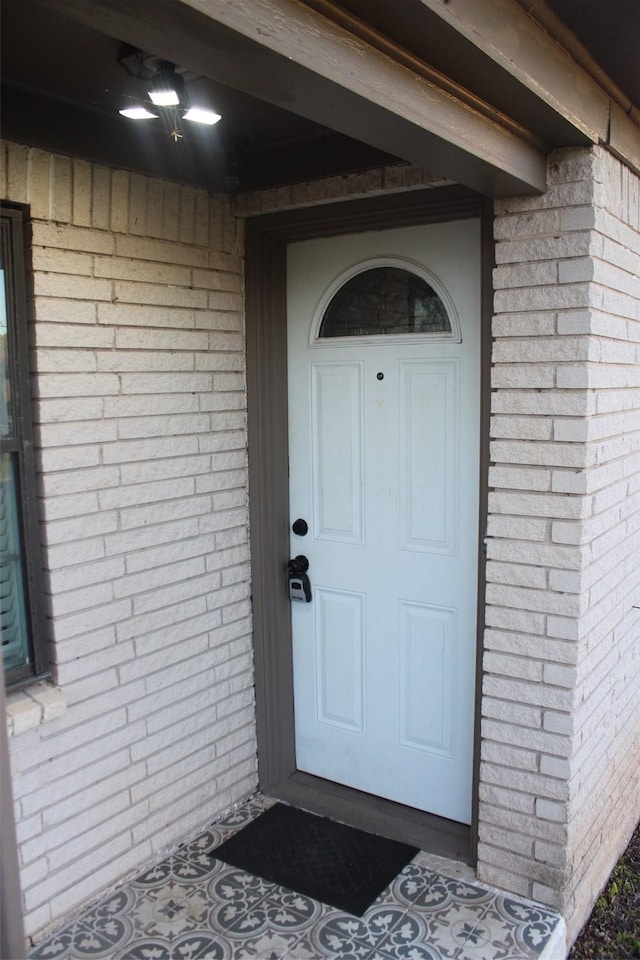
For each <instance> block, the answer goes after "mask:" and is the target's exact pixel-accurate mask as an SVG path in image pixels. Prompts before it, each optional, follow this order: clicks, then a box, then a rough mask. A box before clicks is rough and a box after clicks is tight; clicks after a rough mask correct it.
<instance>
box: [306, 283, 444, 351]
mask: <svg viewBox="0 0 640 960" xmlns="http://www.w3.org/2000/svg"><path fill="white" fill-rule="evenodd" d="M452 332H453V331H452V328H451V321H450V318H449V314H448V312H447V309H446V307H445V305H444V303H443V300H442V298H441V297H440V295H439V294H438V293H437V292H436V290H434V288H433V287H432V286H431V284H429V283H428V282H427V281H426V280H425V279H424V278H423V277H421V276H419V275H418V274H417V273H413V272H412V271H410V270H407V269H405V268H403V267H396V266H388V265H383V266H375V267H370V268H369V269H365V270H361V271H360V272H358V273H356V274H355V275H353V276H351V277H350V279H348V280H347V281H346V283H344V284H343V285H342V286H341V287H339V289H338V290H337V291H336V292H335V293H334V295H333V296H332V297H331V300H330V301H329V303H328V305H327V306H326V308H325V310H324V313H323V316H322V320H321V323H320V329H319V332H318V338H319V339H326V338H330V337H369V336H376V337H377V336H382V335H392V336H394V335H395V336H398V335H401V334H414V335H415V334H421V333H426V334H429V333H431V334H440V336H443V335H444V336H446V335H447V334H448V335H451V334H452Z"/></svg>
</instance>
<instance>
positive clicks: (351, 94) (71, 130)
mask: <svg viewBox="0 0 640 960" xmlns="http://www.w3.org/2000/svg"><path fill="white" fill-rule="evenodd" d="M283 2H284V5H286V2H285V0H283ZM500 2H501V3H502V2H505V3H508V4H511V6H512V7H515V4H514V3H512V0H500ZM439 3H441V0H402V2H398V0H396V2H394V3H390V2H389V0H340V2H335V3H334V2H331V0H306V2H305V3H297V4H295V6H297V7H298V8H299V9H300V10H301V11H302V13H303V15H305V16H306V14H305V11H307V12H308V13H309V14H310V15H311V16H313V17H316V18H317V17H330V19H331V22H332V23H333V25H334V26H335V31H334V42H335V43H336V44H337V46H339V41H340V33H339V31H341V30H347V31H351V30H354V31H355V32H356V33H357V35H358V36H359V37H360V38H361V39H362V38H363V39H364V42H365V43H369V42H371V43H372V44H373V46H372V49H374V54H375V55H376V56H379V57H385V56H387V55H391V56H392V57H393V58H394V60H397V61H398V63H400V65H401V66H400V69H399V70H398V71H397V76H398V77H400V80H402V75H401V70H402V69H404V68H405V67H407V66H408V67H409V69H411V70H413V69H418V70H419V71H420V72H421V76H422V77H423V79H424V82H425V84H428V85H429V84H430V86H429V87H428V89H429V90H432V91H434V99H433V101H432V103H431V104H430V105H429V106H428V109H427V111H426V113H427V114H428V115H426V116H425V117H424V118H420V117H414V116H412V115H411V111H409V112H408V113H409V115H408V116H407V117H405V118H403V120H402V122H396V118H395V117H394V116H392V114H393V109H392V105H391V104H388V105H384V107H383V108H382V109H381V108H380V104H379V103H377V102H376V103H371V102H369V101H367V99H366V96H364V97H363V94H362V91H360V90H358V89H357V88H356V87H355V86H353V85H351V84H350V78H349V73H350V71H349V68H348V66H347V67H346V69H345V76H344V78H343V79H342V80H341V81H340V83H341V84H342V86H340V84H338V85H335V84H334V83H333V82H332V79H329V80H327V78H320V79H318V73H317V71H315V69H314V68H315V65H314V64H313V63H308V60H305V59H304V56H303V55H302V54H298V55H297V54H296V50H295V49H294V50H292V51H291V54H290V55H288V54H287V53H286V52H285V51H284V48H283V47H282V45H281V46H278V43H279V42H280V38H279V37H278V31H279V25H278V23H277V22H275V21H274V22H273V30H271V31H269V32H270V33H271V36H270V37H269V38H268V39H267V38H265V46H263V47H261V46H259V45H258V44H257V43H256V41H255V39H254V38H252V37H251V36H250V35H249V34H244V35H242V34H241V32H240V31H239V30H238V29H237V28H236V26H235V22H234V20H233V16H234V14H233V12H232V13H229V12H228V11H229V10H232V8H235V10H236V12H237V11H238V10H240V11H242V9H243V4H237V3H236V4H220V3H209V2H208V0H207V2H206V3H204V2H202V0H152V2H151V3H150V2H149V0H92V2H91V3H87V2H86V0H5V2H4V3H3V4H2V8H1V14H2V89H3V103H2V134H3V136H5V137H6V138H8V139H13V140H17V141H18V142H23V143H27V144H30V145H35V146H40V147H43V148H46V149H51V150H54V151H59V152H64V153H70V154H72V155H77V156H81V157H85V158H87V159H91V160H96V161H98V162H102V163H106V164H111V165H115V166H123V167H125V168H129V169H133V170H138V171H140V172H143V173H149V174H157V175H160V176H164V177H168V178H171V179H177V180H181V181H184V182H189V183H192V184H194V185H200V186H206V187H208V188H211V189H215V190H236V189H241V190H243V189H255V188H259V187H271V186H278V185H281V184H285V183H293V182H296V181H302V180H308V179H314V178H316V177H319V176H332V175H337V174H342V173H348V172H353V171H357V170H361V169H366V168H367V167H371V166H375V165H383V164H386V163H393V162H397V160H408V161H411V162H414V163H416V162H418V163H422V165H424V166H426V167H428V168H429V169H430V170H431V171H432V172H433V173H435V174H437V175H440V176H445V177H452V178H454V179H458V180H460V181H461V182H463V183H467V184H468V185H470V186H474V187H476V188H477V189H482V190H484V191H485V192H487V193H494V194H496V195H499V194H500V193H504V192H509V191H510V190H513V191H514V192H521V191H522V190H526V189H531V188H533V189H536V188H537V189H540V183H539V177H540V174H539V170H540V161H541V159H542V158H543V155H544V153H545V152H546V150H547V149H549V148H552V147H554V146H570V145H578V144H580V143H588V142H591V141H592V140H593V139H594V137H595V138H596V139H597V137H598V125H599V124H603V123H606V118H605V117H604V115H603V111H606V109H607V104H608V97H607V96H604V97H598V96H593V95H587V96H586V97H583V99H582V100H578V102H577V106H576V107H575V109H574V108H573V107H572V109H574V112H576V111H577V110H580V109H582V106H583V103H584V114H585V117H586V119H584V120H581V121H580V122H577V121H576V119H575V117H574V116H573V115H572V116H568V115H567V112H564V113H563V111H562V110H558V109H557V107H556V106H555V105H554V103H553V101H552V96H551V95H550V96H548V97H547V98H546V99H545V97H544V96H542V95H541V94H540V91H539V90H538V89H535V90H534V89H531V88H530V86H528V85H527V83H526V82H525V80H524V79H523V76H519V75H518V73H517V70H512V69H511V68H510V65H508V64H505V63H504V62H501V61H500V57H499V56H496V55H493V54H494V52H493V51H491V50H488V48H487V46H486V44H484V45H483V43H482V42H479V43H478V42H475V38H472V39H470V38H469V36H465V35H464V34H463V32H461V31H460V30H459V29H458V27H457V25H456V23H455V22H454V21H455V16H456V13H457V10H458V9H461V8H463V7H464V2H463V0H460V3H458V5H457V6H456V4H451V5H449V6H448V7H447V8H446V10H447V14H448V15H449V14H450V15H449V18H448V19H447V16H445V14H444V10H445V8H444V7H443V8H441V9H440V8H439V6H438V4H439ZM518 3H519V5H520V7H524V8H525V9H527V10H530V12H532V13H535V11H534V10H533V9H532V8H534V7H537V8H541V7H543V8H545V12H546V13H548V12H549V11H550V10H551V9H552V10H553V11H554V12H555V14H557V15H558V16H559V17H560V18H561V20H562V22H563V24H564V25H565V26H566V27H569V28H571V29H572V30H573V31H574V32H575V33H576V34H578V35H579V36H580V39H581V40H582V43H583V44H584V45H585V47H586V48H588V53H589V54H591V56H592V57H593V59H594V61H596V63H597V64H599V65H600V66H601V67H602V68H604V69H606V70H607V72H608V75H609V77H610V78H611V80H612V81H613V83H614V84H617V86H618V87H619V88H620V92H621V94H622V97H623V98H625V97H626V98H629V99H630V100H631V101H633V103H634V104H635V105H636V107H637V106H638V105H639V104H640V94H639V87H640V82H639V78H638V63H640V7H639V6H638V4H637V0H616V2H615V3H609V4H604V3H601V2H598V0H549V2H548V4H547V5H545V4H543V3H541V0H518ZM284 5H283V6H282V9H284ZM290 6H291V5H290ZM480 6H482V4H480ZM485 6H486V4H485ZM245 7H246V9H247V10H251V11H252V13H253V11H254V10H257V11H258V14H257V15H256V21H255V24H254V26H255V29H256V30H257V33H259V32H260V30H259V14H260V10H261V11H262V15H263V16H266V15H267V14H268V12H269V9H270V8H271V9H272V10H276V9H278V6H277V0H273V2H271V0H269V2H267V0H251V2H250V3H248V4H246V5H245ZM223 8H226V10H225V13H224V15H223V14H222V13H221V11H222V9H223ZM475 9H479V8H478V7H476V8H475ZM212 10H217V11H218V13H212V14H211V16H212V17H213V19H210V18H209V17H208V16H207V14H208V13H209V12H210V11H212ZM241 15H242V14H241ZM225 18H226V19H225ZM354 18H355V19H354ZM452 18H453V20H452ZM307 20H308V18H307ZM308 22H311V21H308ZM316 22H317V23H319V22H320V21H319V20H316ZM326 22H328V21H326ZM312 25H313V24H312ZM280 32H281V36H282V37H283V36H284V33H285V32H284V31H280ZM343 36H344V34H343ZM336 38H337V39H336ZM295 40H296V42H297V43H298V45H299V44H300V43H301V42H302V34H300V36H299V37H296V38H295ZM122 41H126V42H129V43H132V44H133V45H134V46H137V47H142V48H143V49H144V50H145V51H146V52H148V53H150V54H154V55H157V56H160V57H163V58H166V59H172V60H174V61H175V62H176V63H178V64H179V65H180V66H181V67H184V68H185V69H186V70H187V71H188V72H187V73H186V74H185V76H186V79H187V81H188V89H189V90H190V91H191V93H192V95H193V97H194V98H197V99H198V100H201V101H204V102H208V104H210V106H211V107H212V108H213V109H216V110H217V111H218V112H219V113H221V114H222V115H223V120H222V121H221V122H220V124H218V125H217V126H215V127H213V128H203V129H200V128H199V127H197V126H195V125H186V126H188V128H189V129H188V130H185V138H184V140H180V141H178V143H174V142H173V141H172V139H171V137H170V136H169V133H170V131H169V130H168V129H163V128H162V125H161V124H159V123H158V122H157V121H152V122H151V123H150V124H144V123H143V124H137V123H135V122H133V121H128V120H125V119H123V118H121V117H120V116H119V115H118V109H119V108H120V107H122V106H123V105H126V102H127V100H130V99H131V98H136V97H144V96H145V91H146V83H145V82H144V81H143V80H140V79H136V78H134V77H132V76H130V75H129V74H128V73H127V72H126V71H125V70H124V69H123V68H122V67H121V66H120V65H119V64H118V53H119V50H120V44H121V42H122ZM386 44H388V45H389V46H388V47H387V46H385V45H386ZM585 52H586V51H585ZM360 53H361V51H360ZM371 64H372V70H373V69H375V60H374V59H373V58H372V60H371ZM338 66H339V65H338ZM351 72H352V71H351ZM543 79H544V78H543ZM567 83H568V86H571V85H572V81H571V80H568V81H567ZM293 84H295V88H294V87H293V86H292V85H293ZM542 86H543V84H542V83H541V84H540V87H542ZM573 86H574V92H575V91H576V90H577V87H578V86H579V85H575V84H574V85H573ZM399 89H400V88H399ZM551 93H553V91H551ZM580 96H582V94H580V93H579V91H578V92H577V93H576V97H580ZM438 97H440V100H438ZM439 104H440V106H439ZM448 105H451V108H452V110H454V109H455V110H458V111H459V116H460V120H459V121H458V120H455V122H453V123H452V124H451V129H450V130H445V131H444V135H443V130H442V129H439V128H438V127H437V124H436V125H435V126H433V125H432V124H431V120H432V117H433V116H434V115H436V114H437V111H438V110H439V109H441V110H442V113H443V116H444V115H445V114H446V113H447V110H448ZM361 107H362V109H361ZM623 112H624V111H623ZM477 116H479V117H480V123H481V125H482V124H483V125H484V126H483V127H482V129H483V130H485V131H486V137H487V142H488V144H489V146H488V148H487V151H486V152H485V154H484V155H481V154H480V153H479V152H478V151H477V150H475V148H474V147H473V146H471V147H468V146H467V145H466V142H465V137H466V138H467V140H469V138H471V139H473V130H474V129H475V126H474V125H475V124H476V123H477V122H478V121H477ZM350 117H351V118H353V119H352V122H350V119H349V118H350ZM467 117H470V118H471V120H470V121H468V120H467ZM623 119H624V120H626V117H624V118H623ZM465 126H468V129H464V130H463V134H464V135H461V136H460V142H456V136H458V134H459V131H460V129H461V128H463V127H465ZM594 131H595V133H594ZM354 134H355V135H354ZM494 138H495V139H494ZM538 158H540V159H538ZM518 169H521V170H522V171H523V174H522V177H521V178H520V179H519V177H518V175H517V174H516V171H517V170H518ZM496 170H497V173H496V172H495V171H496ZM520 181H521V182H520Z"/></svg>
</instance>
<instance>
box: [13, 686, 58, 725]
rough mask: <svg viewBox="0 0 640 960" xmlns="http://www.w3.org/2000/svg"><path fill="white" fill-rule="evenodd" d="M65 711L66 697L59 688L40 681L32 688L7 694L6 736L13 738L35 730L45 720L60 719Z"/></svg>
mask: <svg viewBox="0 0 640 960" xmlns="http://www.w3.org/2000/svg"><path fill="white" fill-rule="evenodd" d="M66 709H67V697H66V695H65V694H64V693H63V692H62V690H60V688H59V687H54V686H53V684H51V683H47V682H46V681H42V682H41V683H35V684H34V685H33V686H32V687H26V688H25V689H24V690H17V691H16V692H15V693H9V694H7V734H8V736H9V737H15V736H17V735H18V734H20V733H26V731H27V730H35V729H36V728H37V727H39V726H40V725H41V724H43V723H46V722H47V720H55V719H56V717H61V716H62V714H63V713H64V712H65V710H66Z"/></svg>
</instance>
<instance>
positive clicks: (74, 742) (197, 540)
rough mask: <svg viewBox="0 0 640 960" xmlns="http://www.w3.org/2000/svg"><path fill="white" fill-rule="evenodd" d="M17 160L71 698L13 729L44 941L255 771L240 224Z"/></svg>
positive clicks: (156, 186) (52, 600) (133, 184)
mask: <svg viewBox="0 0 640 960" xmlns="http://www.w3.org/2000/svg"><path fill="white" fill-rule="evenodd" d="M2 159H3V173H2V195H3V197H5V198H6V199H8V200H11V201H13V202H18V203H24V204H29V207H30V215H31V218H32V248H31V257H32V263H33V275H32V278H31V282H32V288H33V300H32V307H33V320H34V321H35V322H34V323H33V325H32V329H31V336H32V343H33V354H32V369H33V374H34V377H33V381H32V389H33V396H34V414H35V420H36V430H37V437H38V451H37V452H38V461H39V465H40V478H39V482H40V487H41V491H42V501H41V508H42V541H43V544H44V557H45V564H46V569H47V581H48V594H49V595H48V598H47V599H48V606H49V611H50V637H51V648H50V649H51V659H52V662H53V669H54V678H53V679H54V681H55V683H57V684H58V685H59V687H60V688H61V689H62V690H63V691H64V696H65V697H66V701H67V707H66V710H64V712H62V711H60V710H58V713H60V714H61V715H59V716H55V714H54V715H52V716H51V719H48V720H46V722H44V723H39V724H38V722H37V719H36V724H35V725H34V726H33V727H32V729H25V730H24V732H22V733H19V732H15V733H14V736H13V738H12V763H13V775H14V794H15V801H16V813H17V820H18V823H17V832H18V841H19V848H20V861H21V879H22V885H23V893H24V901H25V910H26V916H25V924H26V928H27V931H28V932H30V933H32V932H33V931H36V930H38V929H40V928H43V927H45V926H46V925H47V924H49V923H50V922H51V921H52V920H55V919H58V918H60V917H61V916H62V915H63V914H65V913H67V912H68V911H71V910H73V909H75V908H77V906H78V905H79V904H80V903H81V902H82V901H85V900H86V899H87V898H90V897H91V896H92V895H95V894H96V893H98V892H99V891H101V890H102V889H104V888H105V887H107V886H109V885H110V884H112V883H113V882H114V881H116V880H117V879H118V878H120V877H121V876H122V875H124V874H126V873H127V872H128V871H131V870H132V869H134V868H136V867H139V866H140V865H141V864H143V863H145V862H147V861H149V860H152V859H153V858H154V857H155V856H157V855H158V854H159V852H160V851H162V850H163V849H165V848H167V847H169V846H171V845H172V844H175V843H177V842H178V841H179V840H182V839H183V838H184V837H185V836H187V835H189V834H190V833H193V832H194V831H195V830H196V829H198V828H199V827H201V826H202V825H203V824H205V823H206V822H208V821H209V820H211V819H212V818H213V817H215V816H216V815H217V814H219V813H220V812H222V811H223V810H225V809H228V808H229V807H231V806H232V805H233V804H234V803H235V802H237V801H239V800H241V799H244V798H245V797H246V796H247V795H248V794H249V793H251V792H252V791H253V790H254V789H255V786H256V761H255V752H256V746H255V732H254V708H253V673H252V653H251V620H250V602H249V562H248V561H249V547H248V530H247V522H248V520H247V475H246V423H245V420H246V397H245V381H244V326H243V281H242V269H243V261H242V234H241V229H240V228H241V223H240V222H239V221H238V220H236V219H235V218H234V217H233V216H232V215H231V213H230V210H229V204H228V201H227V200H226V199H223V198H220V197H216V196H212V195H210V194H208V193H207V192H206V191H204V190H197V189H193V188H191V187H186V186H180V185H179V184H175V183H169V182H162V181H160V180H153V179H150V178H147V177H143V176H137V175H134V174H129V173H126V172H123V171H116V170H114V171H111V170H108V169H106V168H104V167H101V166H97V165H93V164H90V163H86V162H83V161H80V160H71V159H68V158H65V157H59V156H54V155H51V154H49V153H46V152H43V151H39V150H31V149H27V148H26V147H22V146H19V145H15V144H11V145H7V144H4V145H3V147H2ZM40 699H41V697H40ZM24 702H25V704H27V706H32V707H33V706H34V705H35V704H34V701H33V700H28V699H26V698H25V701H24ZM17 716H18V714H16V715H15V717H17ZM37 716H39V714H37V715H36V717H37ZM23 726H27V727H28V726H29V724H28V723H27V724H23ZM14 729H15V730H19V729H21V727H20V725H19V724H18V723H16V725H15V727H14Z"/></svg>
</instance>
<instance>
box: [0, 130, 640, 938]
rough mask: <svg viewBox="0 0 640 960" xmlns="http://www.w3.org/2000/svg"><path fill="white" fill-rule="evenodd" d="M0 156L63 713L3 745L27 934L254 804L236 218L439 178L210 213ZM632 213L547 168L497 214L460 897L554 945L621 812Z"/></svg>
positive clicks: (632, 390) (418, 175)
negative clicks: (478, 886) (29, 310)
mask: <svg viewBox="0 0 640 960" xmlns="http://www.w3.org/2000/svg"><path fill="white" fill-rule="evenodd" d="M4 158H5V160H6V163H5V166H4V174H3V176H4V180H3V181H2V183H3V189H4V191H5V195H6V196H7V197H8V198H10V199H12V200H14V201H17V202H24V203H27V202H29V203H30V204H31V211H32V216H33V217H34V231H33V243H34V245H33V258H34V289H35V294H36V301H35V308H36V321H37V322H36V324H35V326H34V372H37V380H36V379H34V391H35V394H36V398H35V399H36V411H37V420H38V426H39V433H40V443H41V462H42V478H41V479H42V489H43V493H44V499H43V537H44V541H45V544H46V556H47V563H48V569H49V575H50V588H51V604H52V615H53V619H52V630H53V638H54V641H55V642H54V645H53V647H52V655H53V659H54V661H55V669H56V677H55V679H56V680H57V681H58V682H59V683H60V684H61V685H62V687H63V689H64V693H65V695H66V696H67V697H68V706H67V709H66V711H65V712H64V713H62V715H61V716H59V715H58V713H59V712H60V711H59V709H58V707H57V706H56V705H54V707H52V708H51V714H52V719H50V720H48V721H47V722H46V723H44V724H42V725H41V726H39V727H37V729H31V730H25V732H24V733H22V734H20V735H17V736H15V737H14V745H15V747H16V748H17V749H15V751H14V777H15V789H16V799H17V810H18V815H19V824H18V831H19V838H20V844H21V857H22V876H23V884H24V887H25V898H26V903H27V909H28V916H27V923H28V927H29V929H31V930H36V929H38V928H41V927H43V926H45V925H46V924H47V923H48V922H50V920H51V919H52V918H56V917H60V916H61V914H62V913H64V912H67V911H68V910H71V909H73V908H74V907H75V906H76V905H77V904H78V903H79V902H80V901H81V900H83V899H85V898H86V897H87V896H91V895H92V893H93V892H97V891H99V890H100V889H102V888H104V887H105V886H108V885H109V884H110V883H112V882H113V881H114V880H115V879H117V878H118V877H119V876H120V875H122V874H124V873H126V872H127V871H129V870H131V869H133V868H135V867H137V866H139V865H140V864H141V863H143V862H145V861H146V860H149V859H152V858H153V857H154V856H155V855H157V853H158V852H159V851H160V850H161V849H162V848H163V847H167V846H170V845H171V844H173V843H175V842H176V841H177V840H178V839H182V838H183V837H184V835H185V834H188V833H189V832H190V831H191V832H193V831H194V830H195V829H197V828H198V827H199V826H200V825H202V824H203V823H204V822H206V820H207V819H209V818H210V817H211V816H213V815H215V814H216V813H217V812H218V811H219V810H222V809H223V808H225V807H228V806H229V805H231V804H232V803H233V802H234V801H235V800H237V799H240V798H241V797H242V796H243V795H246V794H247V793H249V792H250V790H251V789H253V787H254V786H255V782H256V779H255V777H256V775H255V758H254V753H255V742H254V730H253V722H254V717H253V696H252V671H251V655H250V620H249V605H248V590H249V587H248V577H249V570H248V556H247V553H248V546H247V529H246V523H247V516H246V495H247V494H246V451H245V446H246V437H245V420H244V414H245V393H244V352H243V351H244V346H243V342H242V331H243V324H242V299H241V298H242V283H241V277H242V259H241V255H242V234H241V223H242V220H241V217H242V216H244V215H248V214H250V213H257V212H264V211H267V210H275V209H286V208H290V207H295V206H303V205H305V204H309V203H322V202H324V201H326V200H331V199H338V198H341V197H344V198H347V197H352V196H359V195H366V194H371V193H378V192H382V191H385V190H407V189H415V188H418V189H420V188H424V187H430V186H437V185H438V181H434V180H432V179H430V178H429V177H428V175H425V174H424V173H423V172H422V171H418V170H416V168H412V167H407V166H405V167H398V168H389V169H387V170H386V171H371V172H369V173H367V174H363V175H358V176H354V177H344V178H331V179H330V180H327V181H318V182H316V183H313V184H300V185H296V186H292V187H288V188H283V189H281V190H275V191H262V192H257V193H255V194H247V195H244V196H242V197H240V198H238V200H237V201H236V202H235V204H234V205H233V207H230V206H229V205H228V202H227V201H226V200H223V199H222V198H219V197H212V196H209V195H208V194H207V193H206V192H204V191H199V190H194V189H191V188H188V187H181V186H178V185H176V184H170V183H163V182H161V181H156V180H152V179H148V178H144V177H140V176H135V175H133V174H128V173H125V172H122V171H110V170H107V169H105V168H103V167H97V166H93V165H91V164H88V163H83V162H81V161H75V160H73V161H72V160H68V159H65V158H60V157H54V156H51V155H49V154H46V153H43V152H41V151H35V150H27V149H26V148H23V147H19V146H10V147H8V148H5V154H4ZM638 204H639V196H638V181H637V178H634V177H633V175H632V174H631V173H630V172H629V171H628V170H627V169H626V168H625V167H624V166H622V165H621V164H620V163H619V162H618V161H617V160H616V159H615V158H613V157H612V156H610V155H609V154H607V153H606V152H605V151H604V150H601V149H599V148H593V149H588V148H585V149H582V148H581V149H571V150H565V151H559V152H557V153H556V154H554V155H552V157H551V158H550V161H549V189H548V191H547V193H546V194H545V195H544V196H542V197H528V198H519V199H517V200H507V201H500V202H498V203H497V204H496V220H495V236H496V259H497V266H496V270H495V273H494V285H495V316H494V320H493V335H494V344H493V357H492V371H491V386H492V419H491V465H490V475H489V483H490V495H489V497H490V499H489V520H488V535H489V539H488V566H487V597H486V623H487V626H486V633H485V650H484V658H483V663H482V670H483V693H482V705H481V706H482V748H481V767H480V786H479V789H480V808H479V850H478V856H479V859H478V873H479V877H480V879H482V880H485V881H487V882H489V883H493V884H495V885H497V886H500V887H503V888H505V889H508V890H510V891H512V892H513V893H516V894H522V895H524V896H530V897H534V898H535V899H539V900H541V901H543V902H544V903H547V904H550V905H551V906H553V907H556V908H558V909H560V910H561V911H562V912H563V914H564V916H565V918H566V919H567V923H568V930H569V936H570V937H572V936H574V935H575V934H576V933H577V932H578V929H579V927H580V925H581V923H582V922H583V920H584V919H585V918H586V915H587V914H588V911H589V910H590V907H591V904H592V903H593V900H594V899H595V897H596V896H597V893H598V891H599V889H600V887H601V886H602V884H603V883H604V882H605V880H606V876H607V874H608V871H609V869H610V868H611V865H612V864H613V862H614V861H615V859H616V857H617V855H618V853H619V852H620V850H621V849H622V848H623V846H624V844H625V843H626V840H627V839H628V837H629V834H630V832H631V830H632V829H633V826H634V825H635V822H636V820H637V818H638V814H639V813H640V811H639V810H638V796H639V795H640V786H639V784H638V770H639V769H640V748H639V744H640V703H639V701H638V697H637V695H636V691H637V686H638V666H637V665H638V663H640V650H638V645H639V643H640V610H638V609H637V606H638V605H640V532H639V526H640V523H639V521H640V374H638V370H640V364H639V363H638V361H639V360H640V347H638V344H639V343H640V310H639V304H640V291H639V289H638V283H639V281H638V276H639V275H640V270H639V266H640V263H639V261H640V246H639V241H638V229H639V222H638V218H639V209H638ZM38 696H39V695H38ZM31 708H32V709H31V712H32V713H33V711H34V710H36V712H37V711H38V710H39V709H40V707H39V705H38V698H37V697H36V699H35V700H34V701H33V702H32V703H31ZM28 712H29V711H28V710H27V713H28ZM16 717H17V714H16Z"/></svg>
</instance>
